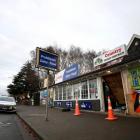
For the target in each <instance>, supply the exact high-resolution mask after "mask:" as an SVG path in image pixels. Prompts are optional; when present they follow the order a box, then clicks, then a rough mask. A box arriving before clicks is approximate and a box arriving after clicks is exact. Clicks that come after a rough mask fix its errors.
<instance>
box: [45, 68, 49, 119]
mask: <svg viewBox="0 0 140 140" xmlns="http://www.w3.org/2000/svg"><path fill="white" fill-rule="evenodd" d="M47 94H48V95H47V96H46V114H45V120H46V121H48V109H49V107H48V100H49V70H47Z"/></svg>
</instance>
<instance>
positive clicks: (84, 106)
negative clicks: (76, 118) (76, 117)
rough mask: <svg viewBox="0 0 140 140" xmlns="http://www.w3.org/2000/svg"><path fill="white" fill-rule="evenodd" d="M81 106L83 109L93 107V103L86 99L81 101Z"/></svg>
mask: <svg viewBox="0 0 140 140" xmlns="http://www.w3.org/2000/svg"><path fill="white" fill-rule="evenodd" d="M81 108H82V109H92V103H91V102H87V101H84V102H82V103H81Z"/></svg>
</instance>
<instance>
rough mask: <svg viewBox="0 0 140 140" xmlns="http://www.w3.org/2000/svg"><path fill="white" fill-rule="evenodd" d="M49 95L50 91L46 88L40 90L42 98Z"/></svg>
mask: <svg viewBox="0 0 140 140" xmlns="http://www.w3.org/2000/svg"><path fill="white" fill-rule="evenodd" d="M47 96H48V91H47V90H44V91H41V92H40V97H41V98H46V97H47Z"/></svg>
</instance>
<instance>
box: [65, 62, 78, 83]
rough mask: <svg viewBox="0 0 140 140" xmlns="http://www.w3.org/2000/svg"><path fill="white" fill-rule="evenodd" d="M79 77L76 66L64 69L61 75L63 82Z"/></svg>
mask: <svg viewBox="0 0 140 140" xmlns="http://www.w3.org/2000/svg"><path fill="white" fill-rule="evenodd" d="M78 75H79V70H78V64H73V65H71V66H70V67H69V68H67V69H65V71H64V75H63V81H66V80H70V79H72V78H75V77H77V76H78Z"/></svg>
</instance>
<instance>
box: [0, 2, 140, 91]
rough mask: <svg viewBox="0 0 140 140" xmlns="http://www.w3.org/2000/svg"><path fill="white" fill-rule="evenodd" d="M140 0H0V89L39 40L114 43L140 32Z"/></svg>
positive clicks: (65, 44) (91, 45)
mask: <svg viewBox="0 0 140 140" xmlns="http://www.w3.org/2000/svg"><path fill="white" fill-rule="evenodd" d="M139 6H140V1H139V0H0V60H1V61H0V93H6V86H7V84H9V83H11V82H12V78H13V75H15V74H17V73H18V71H19V70H20V68H21V66H22V65H23V64H24V63H25V62H26V61H27V60H29V59H30V51H31V50H34V49H35V48H36V47H37V46H41V47H45V46H48V45H58V47H62V48H63V49H68V48H69V47H70V46H71V45H72V44H73V45H75V46H79V47H81V48H82V49H83V51H86V50H95V51H96V52H98V51H100V50H102V49H113V48H115V47H118V46H120V45H121V44H126V45H127V44H128V42H129V40H130V39H131V37H132V35H133V34H134V33H135V34H140V14H139V13H140V8H139Z"/></svg>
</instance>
